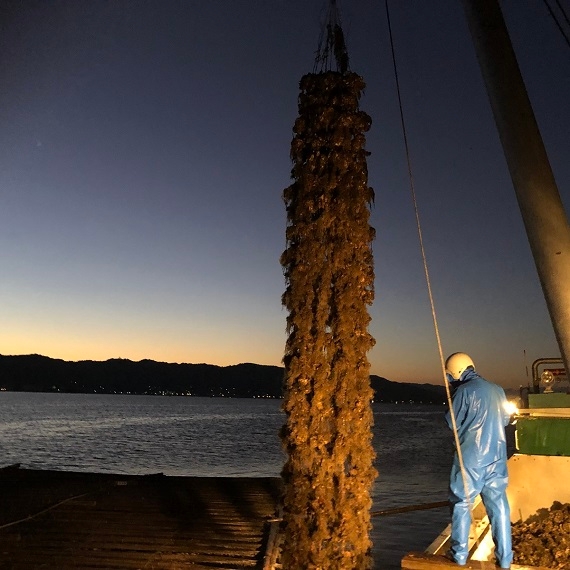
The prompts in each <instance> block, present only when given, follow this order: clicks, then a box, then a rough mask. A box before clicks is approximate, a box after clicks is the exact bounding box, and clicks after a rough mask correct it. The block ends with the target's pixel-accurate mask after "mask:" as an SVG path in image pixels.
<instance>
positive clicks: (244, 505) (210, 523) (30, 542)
mask: <svg viewBox="0 0 570 570" xmlns="http://www.w3.org/2000/svg"><path fill="white" fill-rule="evenodd" d="M0 485H1V486H2V489H3V493H2V496H1V497H0V513H1V514H0V568H1V569H2V570H20V569H24V568H58V569H60V570H66V569H67V568H75V569H84V570H87V569H95V568H105V569H107V570H112V569H130V568H143V567H144V568H145V569H148V570H151V569H156V570H161V569H163V568H164V569H166V568H168V569H172V568H191V569H192V570H199V569H200V568H207V569H209V570H213V569H215V568H219V569H228V570H229V569H239V568H261V567H262V563H263V555H264V547H265V544H266V542H267V539H268V533H269V523H268V522H267V521H268V520H269V519H271V518H272V517H274V515H275V513H276V509H277V506H278V503H279V496H280V489H281V481H280V480H279V479H276V478H221V477H220V478H200V477H196V478H194V477H164V476H151V477H149V476H143V477H136V476H128V477H125V476H122V475H120V476H113V475H107V474H104V475H100V474H93V473H67V472H53V471H49V472H42V471H28V470H0ZM74 497H75V498H74ZM54 505H55V506H54ZM52 506H53V508H50V507H52ZM35 513H40V514H39V515H38V516H35V517H33V518H31V519H28V518H27V517H29V516H30V515H33V514H35ZM14 521H20V522H18V523H17V524H10V523H12V522H14ZM6 524H10V526H3V525H6Z"/></svg>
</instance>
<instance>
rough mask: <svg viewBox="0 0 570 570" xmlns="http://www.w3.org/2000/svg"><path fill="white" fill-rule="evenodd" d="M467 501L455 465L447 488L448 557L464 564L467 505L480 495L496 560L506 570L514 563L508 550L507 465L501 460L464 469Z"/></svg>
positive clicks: (466, 543)
mask: <svg viewBox="0 0 570 570" xmlns="http://www.w3.org/2000/svg"><path fill="white" fill-rule="evenodd" d="M465 471H466V473H465V475H466V480H467V488H468V490H469V497H466V496H465V486H464V484H463V478H462V477H461V470H460V469H459V465H458V464H457V462H454V464H453V467H452V470H451V477H450V485H449V501H450V503H451V548H450V553H451V555H452V556H453V559H454V560H455V562H457V563H458V564H462V565H463V564H465V563H466V562H467V557H468V554H469V550H468V542H469V527H470V525H471V513H470V507H469V501H473V500H474V499H475V497H476V496H477V495H478V494H479V493H480V494H481V499H482V501H483V504H484V506H485V509H486V511H487V515H488V517H489V522H490V523H491V533H492V536H493V542H494V543H495V557H496V559H497V564H498V565H499V566H500V567H501V568H509V567H510V565H511V562H512V560H513V552H512V548H511V516H510V509H509V503H508V501H507V494H506V489H507V481H508V477H507V465H506V462H505V461H503V460H500V461H497V462H496V463H492V464H491V465H487V466H485V467H479V468H472V467H471V468H469V467H466V469H465Z"/></svg>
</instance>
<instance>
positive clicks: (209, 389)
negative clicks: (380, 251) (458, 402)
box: [0, 354, 445, 403]
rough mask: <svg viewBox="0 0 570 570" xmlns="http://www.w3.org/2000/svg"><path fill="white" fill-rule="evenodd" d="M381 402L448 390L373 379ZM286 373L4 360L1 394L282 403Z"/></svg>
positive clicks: (435, 396) (436, 397)
mask: <svg viewBox="0 0 570 570" xmlns="http://www.w3.org/2000/svg"><path fill="white" fill-rule="evenodd" d="M370 379H371V383H372V387H373V388H374V391H375V394H376V396H375V400H376V401H379V402H423V403H441V402H443V401H444V400H445V389H444V388H443V387H442V386H434V385H431V384H409V383H404V382H391V381H390V380H386V378H382V377H380V376H374V375H372V376H371V377H370ZM282 380H283V368H282V367H280V366H266V365H261V364H250V363H245V364H236V365H234V366H215V365H213V364H171V363H167V362H155V361H154V360H141V361H140V362H133V361H132V360H126V359H122V358H119V359H111V360H106V361H103V362H100V361H93V360H82V361H79V362H68V361H65V360H59V359H54V358H48V357H46V356H40V355H37V354H33V355H26V356H2V355H0V388H1V389H3V390H10V391H20V392H80V393H99V394H166V395H192V396H216V397H218V396H219V397H221V396H224V397H234V398H262V397H265V398H280V397H281V395H282Z"/></svg>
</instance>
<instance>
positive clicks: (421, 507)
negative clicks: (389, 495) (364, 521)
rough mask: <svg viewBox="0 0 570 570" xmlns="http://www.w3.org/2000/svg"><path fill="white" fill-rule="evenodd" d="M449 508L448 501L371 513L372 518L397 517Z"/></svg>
mask: <svg viewBox="0 0 570 570" xmlns="http://www.w3.org/2000/svg"><path fill="white" fill-rule="evenodd" d="M443 507H449V501H438V502H436V503H421V504H419V505H407V506H405V507H394V508H393V509H386V510H384V511H372V512H371V513H370V516H372V517H385V516H388V515H399V514H400V513H410V512H413V511H427V510H429V509H441V508H443Z"/></svg>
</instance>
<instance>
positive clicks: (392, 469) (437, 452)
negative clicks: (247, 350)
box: [0, 392, 453, 570]
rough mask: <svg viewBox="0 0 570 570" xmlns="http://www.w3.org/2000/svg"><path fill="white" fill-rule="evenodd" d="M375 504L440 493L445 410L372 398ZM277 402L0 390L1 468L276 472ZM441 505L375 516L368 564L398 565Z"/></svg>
mask: <svg viewBox="0 0 570 570" xmlns="http://www.w3.org/2000/svg"><path fill="white" fill-rule="evenodd" d="M373 409H374V421H375V425H374V446H375V448H376V451H377V454H378V459H377V469H378V471H379V473H380V476H379V478H378V480H377V481H376V483H375V486H374V492H373V493H374V507H373V508H374V510H376V511H377V510H386V509H390V508H393V507H400V506H407V505H417V504H421V503H429V502H435V501H445V500H446V499H447V478H448V473H449V468H450V466H451V457H452V445H453V444H452V437H451V434H450V432H449V430H448V428H447V426H446V425H445V423H444V421H443V407H439V406H421V405H391V404H374V405H373ZM283 421H284V415H283V414H282V412H281V411H280V401H278V400H263V399H223V398H191V397H161V396H119V395H117V396H108V395H96V394H93V395H91V394H33V393H16V392H1V393H0V446H1V447H0V466H4V465H10V464H13V463H21V465H22V466H23V467H28V468H35V469H63V470H71V471H96V472H112V473H125V474H148V473H158V472H162V473H164V474H165V475H189V476H190V475H194V476H198V475H199V476H270V477H277V476H279V473H280V470H281V467H282V465H283V461H284V456H283V453H282V451H281V447H280V442H279V438H278V435H277V434H278V430H279V428H280V427H281V425H282V424H283ZM447 522H448V513H447V509H445V508H444V509H434V510H429V511H416V512H412V513H405V514H398V515H390V516H378V517H375V518H374V529H373V535H372V538H373V541H374V560H375V569H378V570H380V569H384V570H395V569H397V568H400V559H401V558H402V556H404V554H406V553H407V552H409V551H411V550H423V549H424V548H425V547H426V546H428V545H429V544H430V543H431V541H432V540H433V539H434V538H435V537H436V536H437V535H438V534H439V532H440V531H441V530H442V529H443V527H444V526H445V525H446V524H447Z"/></svg>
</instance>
